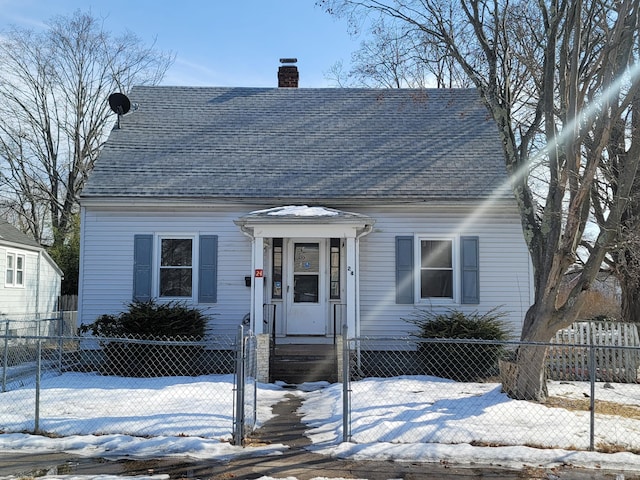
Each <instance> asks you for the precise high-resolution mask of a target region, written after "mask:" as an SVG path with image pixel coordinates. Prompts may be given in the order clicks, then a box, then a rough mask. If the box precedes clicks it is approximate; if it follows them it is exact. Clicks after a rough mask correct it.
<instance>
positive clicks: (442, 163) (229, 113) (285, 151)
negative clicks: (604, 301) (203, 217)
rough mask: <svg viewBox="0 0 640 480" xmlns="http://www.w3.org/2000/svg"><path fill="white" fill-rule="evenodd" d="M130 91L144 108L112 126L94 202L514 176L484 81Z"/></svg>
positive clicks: (458, 189)
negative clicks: (435, 85) (412, 86)
mask: <svg viewBox="0 0 640 480" xmlns="http://www.w3.org/2000/svg"><path fill="white" fill-rule="evenodd" d="M129 98H130V100H131V102H132V103H137V104H138V105H139V108H138V109H137V110H136V111H133V112H131V113H129V114H128V115H125V116H124V117H123V118H122V119H121V122H120V129H114V130H113V131H112V132H111V135H110V137H109V139H108V141H107V143H106V145H105V147H104V149H103V151H102V153H101V155H100V157H99V159H98V160H97V162H96V165H95V169H94V171H93V173H92V175H91V177H90V179H89V181H88V184H87V186H86V187H85V189H84V191H83V193H82V198H83V199H85V200H86V199H97V198H100V199H108V198H127V197H135V198H149V199H155V198H166V199H197V200H198V201H206V200H209V201H265V200H272V199H278V200H279V201H287V202H295V201H299V202H307V203H309V202H313V201H317V202H327V201H333V203H334V204H336V203H339V202H340V201H344V202H351V203H353V202H354V201H358V202H367V201H372V202H394V201H425V200H430V199H433V200H437V199H447V200H449V199H453V200H456V199H457V200H465V199H466V200H471V199H477V198H486V197H488V196H489V195H491V194H492V193H494V192H495V191H496V189H497V188H498V187H499V186H502V185H504V183H505V182H506V179H507V176H506V169H505V166H504V155H503V152H502V148H501V143H500V139H499V136H498V131H497V127H496V126H495V123H494V122H493V120H492V119H491V117H490V116H489V114H488V112H487V110H486V108H485V107H484V106H483V104H482V103H481V101H480V98H479V95H478V92H477V91H476V90H474V89H454V90H447V89H424V90H404V89H390V90H380V89H306V88H287V89H284V88H206V87H205V88H203V87H164V86H160V87H158V86H155V87H148V86H145V87H136V88H134V89H133V90H132V92H131V94H130V95H129ZM509 195H510V194H509V189H502V191H501V193H500V196H501V197H503V198H508V197H509Z"/></svg>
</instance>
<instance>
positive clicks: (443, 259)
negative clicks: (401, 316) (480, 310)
mask: <svg viewBox="0 0 640 480" xmlns="http://www.w3.org/2000/svg"><path fill="white" fill-rule="evenodd" d="M395 243H396V303H399V304H415V303H427V302H428V303H433V304H438V303H439V304H456V303H460V304H478V303H480V247H479V245H480V239H479V237H477V236H450V237H436V236H427V235H406V236H405V235H403V236H398V237H396V242H395Z"/></svg>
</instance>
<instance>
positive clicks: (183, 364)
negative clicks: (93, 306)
mask: <svg viewBox="0 0 640 480" xmlns="http://www.w3.org/2000/svg"><path fill="white" fill-rule="evenodd" d="M206 323H207V318H206V317H205V316H204V315H203V314H202V312H201V311H200V310H198V309H196V308H192V307H188V306H187V305H185V304H184V303H183V302H168V303H157V302H155V301H154V300H149V301H146V302H132V303H130V304H129V305H128V310H126V311H124V312H121V313H119V314H116V315H110V314H105V315H101V316H100V317H98V319H97V320H96V321H95V322H93V323H92V324H89V325H83V326H82V327H80V333H81V334H82V333H90V334H92V335H94V336H96V337H102V338H104V339H105V341H104V349H105V353H106V357H107V361H106V365H105V372H104V373H108V374H112V375H122V376H128V377H159V376H175V375H197V374H199V373H200V372H199V368H200V367H199V365H200V363H201V361H200V359H201V357H202V351H203V349H204V347H203V346H202V345H180V342H183V343H187V342H198V341H200V340H202V339H203V338H204V335H205V327H206ZM107 339H108V340H107ZM118 339H121V341H118ZM124 339H130V340H131V341H125V340H124ZM162 342H170V343H169V344H166V343H162Z"/></svg>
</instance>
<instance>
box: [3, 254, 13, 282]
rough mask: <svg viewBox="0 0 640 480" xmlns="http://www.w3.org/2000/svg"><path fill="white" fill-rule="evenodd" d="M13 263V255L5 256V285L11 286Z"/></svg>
mask: <svg viewBox="0 0 640 480" xmlns="http://www.w3.org/2000/svg"><path fill="white" fill-rule="evenodd" d="M13 262H14V256H13V254H8V255H7V273H6V277H5V283H6V284H7V285H13Z"/></svg>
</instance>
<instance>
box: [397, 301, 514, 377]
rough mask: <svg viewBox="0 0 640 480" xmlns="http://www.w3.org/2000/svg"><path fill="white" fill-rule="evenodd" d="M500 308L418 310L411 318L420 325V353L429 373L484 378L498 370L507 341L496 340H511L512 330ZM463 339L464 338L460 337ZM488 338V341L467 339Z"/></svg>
mask: <svg viewBox="0 0 640 480" xmlns="http://www.w3.org/2000/svg"><path fill="white" fill-rule="evenodd" d="M505 315H506V314H505V313H504V312H500V311H499V310H498V308H494V309H491V310H490V311H488V312H487V313H484V314H480V313H479V312H478V311H474V312H472V313H464V312H461V311H459V310H455V309H450V310H448V311H447V312H446V313H434V312H432V311H430V310H422V309H420V310H417V311H416V312H415V313H414V314H413V315H412V316H411V318H409V319H407V321H408V322H410V323H413V324H414V325H416V326H417V327H418V331H417V333H415V334H414V336H415V337H417V338H419V339H429V340H437V339H443V340H444V339H446V340H448V341H442V342H438V341H428V342H427V341H420V342H419V344H418V356H419V360H420V362H421V365H422V366H423V371H424V373H425V374H426V375H433V376H436V377H442V378H449V379H452V380H456V381H463V382H469V381H478V380H483V379H486V378H488V377H491V376H493V375H496V374H497V372H498V360H499V359H500V358H501V357H502V356H503V355H505V348H504V345H502V344H500V343H492V342H491V341H495V342H501V341H504V340H507V339H508V337H509V332H508V329H507V327H506V326H505V324H504V321H503V318H504V316H505ZM456 340H460V341H456ZM464 340H487V341H488V342H473V341H469V342H465V341H464Z"/></svg>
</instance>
